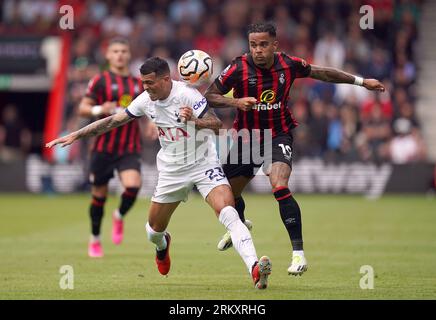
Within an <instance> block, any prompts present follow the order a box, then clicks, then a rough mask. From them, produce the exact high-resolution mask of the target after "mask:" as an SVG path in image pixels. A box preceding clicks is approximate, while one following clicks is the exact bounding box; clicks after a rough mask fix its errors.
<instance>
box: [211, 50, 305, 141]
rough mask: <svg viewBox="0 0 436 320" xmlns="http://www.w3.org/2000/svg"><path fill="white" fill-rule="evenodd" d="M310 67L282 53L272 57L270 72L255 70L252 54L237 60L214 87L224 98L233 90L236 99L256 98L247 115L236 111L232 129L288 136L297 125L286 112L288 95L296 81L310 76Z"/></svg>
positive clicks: (287, 110) (222, 74) (288, 112)
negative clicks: (264, 131)
mask: <svg viewBox="0 0 436 320" xmlns="http://www.w3.org/2000/svg"><path fill="white" fill-rule="evenodd" d="M310 70H311V68H310V64H308V63H307V62H306V61H305V60H303V59H300V58H297V57H290V56H288V55H287V54H285V53H283V52H276V53H274V63H273V65H272V66H271V68H269V69H263V68H260V67H258V66H256V65H255V64H254V62H253V58H252V57H251V54H245V55H243V56H240V57H237V58H236V59H234V60H233V61H232V63H231V64H230V65H229V66H228V67H227V68H226V69H224V71H223V72H222V73H221V75H220V76H219V77H218V78H216V80H215V84H216V86H217V87H218V89H219V90H220V91H221V92H222V93H223V94H224V93H227V92H229V91H230V90H231V89H233V96H234V97H235V98H242V97H255V98H256V99H257V103H256V105H255V106H253V108H252V110H250V111H242V110H240V109H238V111H237V115H236V118H235V121H234V124H233V127H234V129H236V130H240V129H243V128H246V129H250V130H251V129H260V130H261V131H262V130H265V129H271V130H272V136H273V137H275V136H277V135H279V134H287V133H288V132H289V131H290V130H291V129H293V128H295V127H296V126H297V125H298V123H297V121H296V120H295V118H294V117H293V115H292V113H291V111H290V110H289V108H288V99H289V91H290V90H291V86H292V83H293V82H294V80H295V79H296V78H303V77H307V76H309V74H310Z"/></svg>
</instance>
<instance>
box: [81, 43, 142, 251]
mask: <svg viewBox="0 0 436 320" xmlns="http://www.w3.org/2000/svg"><path fill="white" fill-rule="evenodd" d="M106 59H107V61H108V63H109V70H107V71H104V72H102V73H100V74H98V75H96V76H95V77H94V78H93V79H91V81H90V82H89V85H88V89H87V92H86V95H85V97H83V99H82V101H81V102H80V105H79V115H80V116H82V117H88V118H91V119H100V118H104V117H107V116H110V115H112V114H114V113H115V112H116V111H117V109H122V108H126V107H127V106H128V105H129V104H130V102H131V101H132V100H133V99H134V98H135V97H137V96H138V95H139V94H140V93H141V92H142V91H143V90H142V85H141V81H140V79H139V78H135V77H133V76H132V75H130V73H129V61H130V48H129V43H128V42H127V40H125V39H123V38H114V39H112V40H111V41H110V42H109V45H108V48H107V52H106ZM140 151H141V145H140V132H139V126H138V122H137V121H133V122H130V123H127V124H125V125H124V126H122V127H120V128H114V129H113V130H111V131H109V132H107V133H105V134H103V135H101V136H99V137H98V138H97V139H96V140H95V143H94V145H93V147H92V152H91V163H90V182H91V184H92V187H91V193H92V201H91V206H90V208H89V213H90V217H91V232H92V235H91V239H90V242H89V246H88V255H89V256H90V257H102V256H103V248H102V246H101V241H100V232H101V223H102V219H103V213H104V205H105V202H106V198H107V194H108V183H109V180H110V179H111V178H113V177H114V170H117V171H118V175H119V178H120V180H121V184H122V185H123V187H124V192H123V194H122V195H121V202H120V205H119V207H118V209H116V210H115V211H114V212H113V213H112V241H113V243H115V244H120V243H121V241H122V239H123V218H124V217H125V215H126V214H127V212H128V211H129V210H130V209H131V207H132V206H133V204H134V202H135V200H136V196H137V194H138V191H139V189H140V187H141V174H140V168H141V166H140Z"/></svg>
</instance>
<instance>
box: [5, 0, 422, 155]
mask: <svg viewBox="0 0 436 320" xmlns="http://www.w3.org/2000/svg"><path fill="white" fill-rule="evenodd" d="M60 2H62V3H65V4H70V5H72V6H73V8H74V18H75V19H74V30H73V31H66V32H71V34H72V35H73V37H74V39H73V46H72V54H71V65H70V70H69V75H68V76H69V85H68V90H67V92H68V97H67V101H66V104H67V105H66V108H65V110H66V114H65V123H66V125H65V127H66V128H67V127H68V128H74V127H75V126H76V127H77V126H79V125H82V124H83V123H81V122H80V121H78V119H77V118H76V108H77V106H78V102H79V101H80V99H81V97H82V96H83V94H84V92H85V88H86V86H87V83H88V80H89V79H90V78H91V77H92V76H93V75H94V74H96V73H97V72H99V71H100V70H102V69H104V68H105V67H106V62H105V60H104V51H105V48H106V45H107V42H108V40H109V39H110V38H112V37H114V36H116V35H121V36H124V37H126V38H128V39H129V40H130V43H131V47H132V63H131V72H132V73H134V74H136V75H138V74H139V66H140V65H141V64H142V62H143V60H144V59H145V58H147V57H150V56H155V55H157V56H161V57H164V58H166V59H167V60H168V61H169V62H170V66H171V67H172V70H173V71H176V70H175V64H176V63H177V60H178V58H179V57H180V55H181V54H182V53H184V52H185V51H187V50H189V49H192V48H196V49H200V50H203V51H206V52H208V53H209V54H210V55H211V56H212V58H213V61H214V68H215V76H216V75H218V74H219V72H220V71H221V70H222V69H224V68H225V66H226V65H227V64H228V63H229V62H230V61H231V60H232V58H234V57H236V56H239V55H241V54H242V53H244V52H247V51H248V42H247V37H246V27H247V25H248V24H249V23H252V22H256V21H261V20H271V21H273V22H274V23H275V24H276V26H277V30H278V40H279V49H280V50H281V51H285V52H287V53H288V54H289V55H293V56H298V57H301V58H304V59H306V60H307V61H308V62H309V63H313V64H318V65H322V66H331V67H335V68H340V69H343V70H345V71H347V72H350V73H354V74H359V75H362V76H363V77H370V78H377V79H379V80H381V81H383V83H384V84H385V86H386V88H387V91H386V92H385V93H372V92H369V91H367V90H365V89H364V88H362V87H357V86H351V85H335V84H330V83H324V82H320V81H315V80H313V79H310V78H306V79H299V80H297V81H295V82H294V86H293V89H292V90H291V98H290V103H289V107H290V108H291V110H292V112H293V114H294V116H295V118H296V119H297V121H298V122H299V127H298V128H297V129H296V130H294V155H295V157H296V158H297V159H301V158H304V157H323V158H324V159H327V160H331V161H356V160H358V161H376V162H383V161H392V162H394V163H408V162H413V161H421V160H425V157H426V151H425V146H424V143H423V139H422V137H421V133H420V129H419V122H418V120H417V117H416V112H415V102H416V100H417V98H418V97H417V96H416V87H415V86H416V79H417V71H418V66H417V64H416V63H417V57H416V49H415V48H416V43H417V41H418V40H419V39H418V29H417V28H418V21H419V18H420V14H421V7H422V4H421V1H419V0H397V1H396V0H366V1H356V0H288V1H286V0H257V1H256V0H251V1H249V0H238V1H234V0H203V1H200V0H174V1H170V0H147V1H129V0H107V1H102V0H83V1H79V0H76V1H74V0H72V1H60ZM362 5H371V6H372V7H373V9H374V29H366V30H362V29H361V27H360V24H359V22H360V19H361V18H362V14H361V13H359V8H360V7H361V6H362ZM1 10H2V13H1V14H2V22H1V24H0V33H6V32H7V33H9V34H10V33H14V32H21V33H23V32H24V33H28V32H32V33H40V34H44V33H50V32H52V31H54V30H58V29H59V26H58V21H59V3H58V1H52V0H16V1H11V0H5V1H3V6H2V8H1ZM175 76H176V75H175ZM218 115H219V116H220V118H221V119H223V122H224V124H225V126H226V127H227V128H229V127H231V126H232V122H233V117H234V110H231V109H221V110H219V112H218ZM7 117H8V116H7V115H6V116H5V115H4V118H3V119H2V120H1V122H0V123H1V127H0V148H1V147H2V146H3V145H5V144H6V143H7V141H8V139H5V138H4V136H5V134H4V133H3V132H4V131H5V129H4V128H5V126H6V127H7ZM6 136H7V135H6ZM24 136H25V135H24ZM12 140H14V139H12ZM15 140H17V139H16V138H15ZM19 140H20V141H23V140H26V139H25V137H23V134H22V135H21V137H20V139H19ZM155 143H156V142H146V146H147V147H146V148H144V149H145V151H144V153H145V154H150V148H153V149H155V148H156V146H155ZM151 154H152V155H151V157H150V155H148V156H147V158H148V159H154V154H155V153H154V152H152V153H151ZM151 161H152V160H151Z"/></svg>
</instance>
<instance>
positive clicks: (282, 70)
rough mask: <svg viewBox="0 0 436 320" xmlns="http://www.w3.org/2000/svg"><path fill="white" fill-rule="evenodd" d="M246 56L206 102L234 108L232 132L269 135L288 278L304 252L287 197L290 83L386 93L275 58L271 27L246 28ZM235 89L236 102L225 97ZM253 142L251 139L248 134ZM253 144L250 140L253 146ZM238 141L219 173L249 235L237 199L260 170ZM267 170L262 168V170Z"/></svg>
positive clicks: (297, 215) (371, 83)
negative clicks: (310, 81)
mask: <svg viewBox="0 0 436 320" xmlns="http://www.w3.org/2000/svg"><path fill="white" fill-rule="evenodd" d="M248 42H249V48H250V53H247V54H244V55H242V56H240V57H237V58H236V59H234V60H233V62H232V63H231V64H230V65H229V66H228V67H227V68H226V69H225V70H224V71H223V72H222V73H221V75H220V76H219V77H218V78H217V79H216V80H215V82H214V83H213V84H212V85H211V86H210V87H209V88H208V89H207V91H206V93H205V97H206V99H207V100H208V103H209V105H210V106H212V107H215V108H222V107H234V108H236V109H237V116H236V119H235V121H234V129H236V130H241V129H248V130H250V131H251V130H252V129H259V130H260V133H261V134H260V135H261V137H262V134H264V133H265V130H271V131H270V133H271V134H272V142H271V143H272V144H266V139H265V144H264V145H261V146H263V149H262V150H263V152H264V154H263V155H266V154H267V153H269V155H270V158H271V159H270V162H271V163H272V164H271V165H269V166H268V168H266V173H267V174H268V175H269V180H270V184H271V187H272V192H273V194H274V197H275V199H276V200H277V202H278V205H279V210H280V216H281V218H282V221H283V224H284V225H285V227H286V230H287V231H288V233H289V237H290V239H291V244H292V247H293V255H292V262H291V265H290V266H289V268H288V274H292V275H301V274H303V273H304V272H305V271H306V270H307V261H306V258H305V257H304V251H303V236H302V223H301V212H300V207H299V205H298V203H297V201H296V200H295V198H294V197H293V195H292V194H291V192H290V190H289V188H288V186H289V177H290V175H291V171H292V142H293V138H292V129H294V128H295V127H296V126H297V123H296V121H295V120H294V118H293V116H292V114H291V112H290V110H289V109H288V107H287V103H288V98H289V93H290V89H291V86H292V83H293V81H294V80H295V79H297V78H303V77H311V78H314V79H318V80H322V81H327V82H334V83H349V84H355V85H360V86H363V87H365V88H366V89H368V90H377V91H384V86H383V85H382V84H381V83H380V82H379V81H378V80H376V79H363V78H361V77H357V76H354V75H351V74H348V73H346V72H343V71H341V70H337V69H334V68H327V67H320V66H316V65H310V64H308V63H307V62H306V61H305V60H303V59H300V58H297V57H292V56H289V55H287V54H286V53H283V52H276V51H277V48H278V42H277V39H276V29H275V26H274V25H273V24H272V23H268V22H261V23H255V24H252V25H250V26H249V27H248ZM231 89H233V96H234V98H229V97H224V96H223V94H226V93H228V92H229V91H230V90H231ZM251 136H252V138H253V136H254V135H253V134H251ZM253 140H255V139H251V141H252V143H253ZM241 146H242V142H241V139H239V140H238V143H237V144H236V145H234V146H233V147H232V148H231V150H230V154H229V157H228V159H227V163H225V164H224V165H223V169H224V172H225V174H226V175H227V178H228V179H229V182H230V184H231V186H232V190H233V194H234V196H235V202H236V203H235V204H236V205H235V207H236V210H237V211H238V213H239V216H240V218H241V220H242V221H243V222H245V224H246V225H247V227H248V228H249V229H251V222H248V220H247V221H246V220H245V217H244V209H245V203H244V200H243V198H242V196H241V193H242V191H243V189H244V188H245V186H246V185H247V184H248V183H249V182H250V180H251V179H252V178H253V177H254V175H255V174H256V172H257V170H258V169H259V167H260V166H261V164H258V163H255V162H254V161H253V160H252V158H250V163H248V164H244V162H243V161H241V159H242V155H241V149H242V150H243V148H241ZM235 148H237V149H236V152H238V163H230V160H231V158H230V155H231V154H232V151H233V149H235ZM264 166H265V164H264ZM231 245H232V242H231V238H230V236H229V235H228V234H226V235H224V237H223V238H222V240H221V241H220V242H219V244H218V248H219V249H220V250H225V249H227V248H229V247H230V246H231Z"/></svg>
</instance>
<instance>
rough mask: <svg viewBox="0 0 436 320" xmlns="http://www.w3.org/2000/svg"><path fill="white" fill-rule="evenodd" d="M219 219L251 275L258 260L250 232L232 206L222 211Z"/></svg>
mask: <svg viewBox="0 0 436 320" xmlns="http://www.w3.org/2000/svg"><path fill="white" fill-rule="evenodd" d="M218 219H219V220H220V222H221V223H222V224H223V225H224V227H226V229H227V231H229V232H230V236H231V238H232V242H233V246H234V247H235V249H236V251H237V252H238V253H239V255H240V256H241V258H242V260H244V263H245V264H246V266H247V269H248V272H249V273H250V274H251V268H252V267H253V265H254V263H255V262H256V261H257V260H258V259H257V254H256V249H255V248H254V244H253V240H252V239H251V234H250V231H248V229H247V227H246V226H245V225H244V223H242V221H241V219H239V215H238V212H237V211H236V209H235V208H233V207H231V206H227V207H225V208H224V209H222V210H221V212H220V215H219V218H218Z"/></svg>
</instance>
